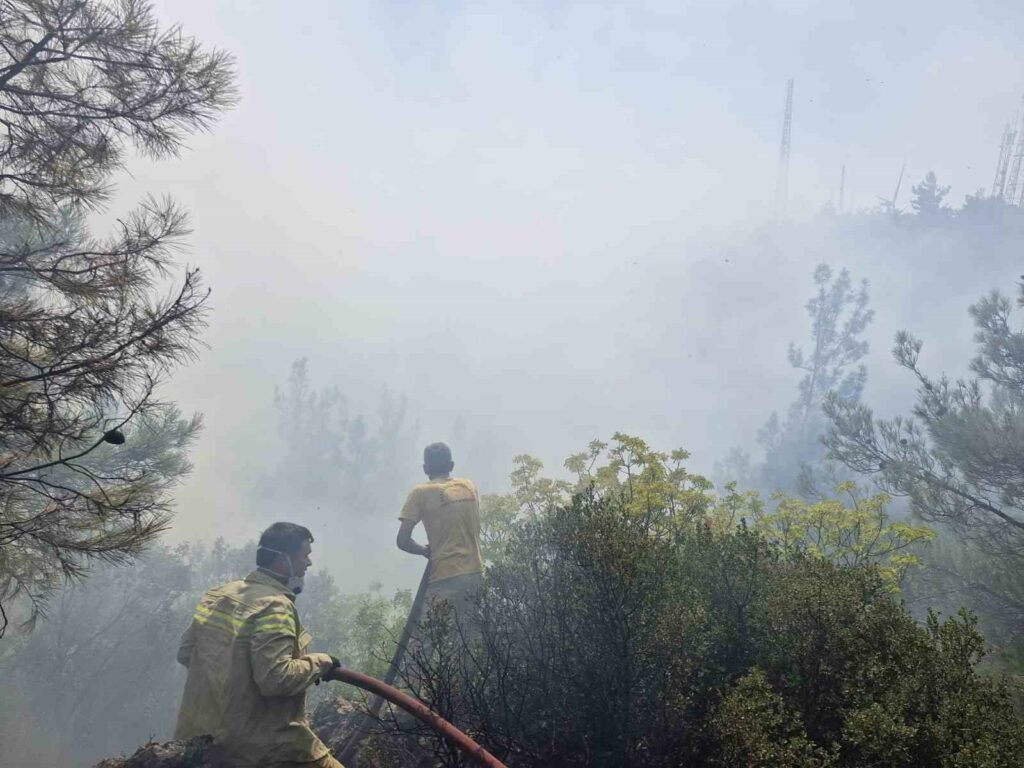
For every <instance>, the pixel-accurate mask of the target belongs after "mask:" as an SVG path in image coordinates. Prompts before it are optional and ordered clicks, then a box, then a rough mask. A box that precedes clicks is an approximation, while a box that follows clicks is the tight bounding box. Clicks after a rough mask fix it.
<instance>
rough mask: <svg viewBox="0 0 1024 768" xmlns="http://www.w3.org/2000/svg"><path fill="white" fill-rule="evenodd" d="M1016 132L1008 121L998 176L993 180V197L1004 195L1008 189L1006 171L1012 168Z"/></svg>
mask: <svg viewBox="0 0 1024 768" xmlns="http://www.w3.org/2000/svg"><path fill="white" fill-rule="evenodd" d="M1015 135H1016V134H1015V133H1014V131H1013V127H1012V126H1011V125H1010V124H1009V123H1007V124H1006V127H1005V128H1004V129H1003V140H1002V142H1000V144H999V162H998V163H996V178H995V181H993V182H992V197H999V198H1001V197H1002V196H1003V192H1004V191H1005V190H1006V173H1007V171H1008V170H1009V168H1010V150H1011V149H1013V138H1014V136H1015Z"/></svg>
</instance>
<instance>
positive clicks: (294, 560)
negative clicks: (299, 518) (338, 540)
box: [174, 523, 342, 768]
mask: <svg viewBox="0 0 1024 768" xmlns="http://www.w3.org/2000/svg"><path fill="white" fill-rule="evenodd" d="M312 542H313V536H312V534H310V532H309V529H307V528H304V527H303V526H301V525H296V524H295V523H274V524H273V525H271V526H270V527H269V528H267V530H266V531H264V532H263V535H262V536H260V541H259V546H258V548H257V550H256V570H254V571H253V572H252V573H250V574H249V575H248V576H246V577H245V578H244V579H242V580H240V581H232V582H230V583H228V584H225V585H223V586H221V587H216V588H215V589H211V590H210V591H209V592H207V593H206V594H205V595H203V597H202V599H201V600H200V601H199V605H197V606H196V610H195V614H194V616H193V617H192V622H191V623H190V624H189V626H188V629H186V630H185V633H184V634H183V635H182V638H181V646H180V648H179V649H178V661H179V662H180V663H181V664H183V665H185V667H187V668H188V676H187V678H186V681H185V693H184V695H183V697H182V701H181V709H180V711H179V713H178V726H177V729H176V730H175V734H174V735H175V738H178V739H188V738H192V737H193V736H198V735H201V734H209V735H212V736H213V744H212V746H211V750H212V751H213V755H214V758H215V759H216V760H218V761H220V762H222V763H223V764H225V765H227V766H231V767H232V768H236V767H237V768H243V767H244V768H249V767H250V766H251V767H255V766H260V768H286V766H287V767H288V768H298V766H307V767H308V768H342V765H341V763H339V762H338V761H337V760H335V759H334V758H333V757H332V756H331V754H330V752H329V751H328V749H327V746H326V745H325V744H324V743H323V742H322V741H320V739H318V738H317V736H316V734H314V733H313V731H312V729H311V728H310V727H309V721H308V719H307V717H306V713H305V703H306V702H305V700H306V689H307V688H308V687H309V686H310V685H313V684H314V683H319V681H320V680H331V679H333V673H334V670H336V669H338V668H340V666H341V664H340V663H339V662H338V660H337V659H335V658H334V657H332V656H329V655H328V654H326V653H309V652H308V648H309V644H310V636H309V634H308V633H306V632H304V631H303V629H302V624H301V622H300V621H299V614H298V612H297V611H296V610H295V596H296V595H297V594H299V593H300V592H301V591H302V582H303V577H304V576H305V573H306V569H307V568H309V566H310V565H311V561H310V557H309V556H310V552H311V547H310V544H312Z"/></svg>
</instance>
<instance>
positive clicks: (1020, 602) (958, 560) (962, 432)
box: [826, 285, 1024, 658]
mask: <svg viewBox="0 0 1024 768" xmlns="http://www.w3.org/2000/svg"><path fill="white" fill-rule="evenodd" d="M1020 291H1021V293H1020V299H1019V300H1018V305H1019V306H1024V285H1022V286H1021V288H1020ZM1012 313H1013V305H1012V303H1011V302H1010V301H1009V300H1008V299H1007V298H1005V297H1003V296H1001V295H999V294H998V293H993V294H991V295H989V296H988V297H986V298H984V299H982V300H981V301H979V302H978V303H976V304H975V305H974V306H973V307H971V316H972V317H973V319H974V323H975V327H976V329H977V330H976V334H975V340H976V341H977V343H978V354H977V356H976V357H975V359H974V360H973V361H972V362H971V368H972V370H973V372H974V373H975V378H973V379H970V380H959V381H951V380H950V379H948V378H947V377H945V376H942V377H940V378H938V379H936V378H933V377H931V376H929V375H927V374H926V373H925V372H924V371H923V370H922V369H921V368H920V366H919V357H920V353H921V349H922V342H921V341H920V340H918V339H915V338H914V337H912V336H911V335H910V334H908V333H906V332H902V333H900V334H898V335H897V337H896V344H895V347H894V350H893V353H894V356H895V358H896V360H897V362H898V363H899V364H900V365H901V366H903V367H904V368H906V369H907V370H909V371H910V372H911V373H912V374H913V375H914V377H915V379H916V380H917V384H918V390H917V403H916V405H915V407H914V409H913V413H912V415H910V416H907V417H897V418H894V419H875V417H874V414H873V413H872V411H871V409H870V408H868V407H867V406H866V405H862V404H858V403H852V402H849V401H846V400H843V399H842V398H839V397H832V398H830V399H829V400H828V401H827V403H826V413H827V415H828V416H829V418H830V419H831V422H832V426H831V429H830V431H829V435H828V438H827V442H828V446H829V451H830V455H831V456H832V457H833V458H835V459H836V460H838V461H841V462H842V463H844V464H846V465H847V466H848V467H850V468H851V469H853V470H855V471H857V472H861V473H863V474H865V475H869V476H870V477H871V478H872V480H874V481H875V482H876V483H877V484H878V485H879V486H880V487H881V488H882V489H883V490H884V491H886V492H887V493H890V494H892V495H896V496H904V497H906V498H907V500H908V501H909V504H910V508H911V511H912V512H913V513H914V514H915V515H916V516H917V517H918V518H919V519H922V520H924V521H927V522H931V523H934V524H936V525H938V526H939V527H940V528H941V530H942V531H943V532H944V533H945V534H946V535H948V536H950V537H951V538H953V537H955V541H956V542H957V544H958V545H960V546H964V547H966V549H965V550H964V551H963V552H960V553H956V552H953V551H951V548H948V547H947V548H942V549H939V550H937V555H942V557H940V558H936V559H934V561H933V563H932V570H933V573H932V574H930V577H931V578H930V583H929V584H927V585H924V586H926V587H934V588H937V589H936V591H939V592H940V593H941V592H945V593H947V594H948V593H950V592H953V596H952V599H951V600H950V601H949V602H953V604H956V603H957V602H960V601H963V600H966V601H967V602H968V603H969V604H970V605H972V606H973V607H974V608H975V609H976V610H978V611H979V613H980V614H981V616H982V618H983V620H984V621H985V624H986V626H988V627H990V628H991V632H992V634H993V635H994V636H1000V637H1012V636H1016V637H1020V633H1021V631H1022V630H1024V587H1022V584H1024V580H1022V578H1021V575H1022V573H1024V571H1022V561H1021V552H1022V547H1024V389H1022V387H1021V384H1022V383H1024V331H1021V330H1018V329H1015V328H1014V325H1013V318H1012ZM1017 643H1018V648H1017V649H1016V650H1012V649H1010V655H1011V656H1014V657H1017V658H1020V657H1021V655H1022V652H1021V650H1020V646H1019V640H1018V641H1017Z"/></svg>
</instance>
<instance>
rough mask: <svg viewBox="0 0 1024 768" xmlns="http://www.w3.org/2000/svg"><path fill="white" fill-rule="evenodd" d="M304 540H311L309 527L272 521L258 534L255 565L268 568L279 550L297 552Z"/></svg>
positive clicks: (289, 552)
mask: <svg viewBox="0 0 1024 768" xmlns="http://www.w3.org/2000/svg"><path fill="white" fill-rule="evenodd" d="M306 542H310V543H312V542H313V534H312V533H310V532H309V528H306V527H305V526H302V525H297V524H296V523H274V524H273V525H272V526H270V527H269V528H267V530H265V531H264V532H263V534H262V535H261V536H260V544H259V547H258V548H257V549H256V565H258V566H260V567H261V568H269V567H270V566H271V565H272V564H273V562H274V560H275V559H276V558H277V556H278V553H279V552H286V553H287V554H288V555H294V554H297V553H298V551H299V550H300V549H302V545H303V544H305V543H306ZM270 550H277V551H276V552H271V551H270Z"/></svg>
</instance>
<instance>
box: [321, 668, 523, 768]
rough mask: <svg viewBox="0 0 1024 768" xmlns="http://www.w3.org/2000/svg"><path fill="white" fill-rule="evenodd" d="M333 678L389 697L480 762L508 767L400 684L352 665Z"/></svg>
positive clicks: (342, 669) (488, 765)
mask: <svg viewBox="0 0 1024 768" xmlns="http://www.w3.org/2000/svg"><path fill="white" fill-rule="evenodd" d="M331 678H332V679H334V680H340V681H341V682H343V683H348V684H349V685H354V686H356V687H357V688H362V689H363V690H364V691H369V692H370V693H372V694H375V695H376V696H379V697H380V698H382V699H387V700H388V701H390V702H391V703H392V704H395V705H396V706H399V707H401V708H402V709H404V710H405V711H406V712H408V713H409V714H410V715H413V716H414V717H416V718H418V719H419V720H422V721H423V722H424V723H426V724H427V725H429V726H430V727H431V728H433V729H434V730H435V731H437V732H438V733H440V734H441V735H442V736H444V737H445V738H446V739H448V741H450V742H452V743H453V744H454V745H455V746H456V747H458V748H459V749H461V750H462V751H463V752H465V753H466V754H467V755H469V756H470V757H472V758H474V759H475V760H476V761H477V762H478V763H480V765H484V766H487V768H506V766H505V764H504V763H503V762H501V761H500V760H499V759H498V758H496V757H495V756H494V755H492V754H491V753H490V752H488V751H487V750H486V749H484V748H483V747H481V746H480V745H479V744H477V743H476V742H475V741H473V740H472V739H471V738H469V736H467V735H466V734H464V733H463V732H462V731H460V730H459V729H458V728H456V727H455V726H454V725H452V724H451V723H449V722H448V721H447V720H445V719H444V718H442V717H440V716H438V715H436V714H434V713H433V712H431V711H430V710H429V709H428V708H427V707H425V706H424V705H423V704H421V703H420V702H418V701H416V699H414V698H413V697H412V696H409V695H407V694H404V693H402V692H401V691H400V690H398V689H397V688H393V687H391V686H390V685H388V684H387V683H384V682H382V681H380V680H378V679H377V678H375V677H370V676H369V675H364V674H363V673H362V672H355V671H354V670H351V669H345V668H344V667H342V668H340V669H335V670H334V671H333V672H332V673H331Z"/></svg>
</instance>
